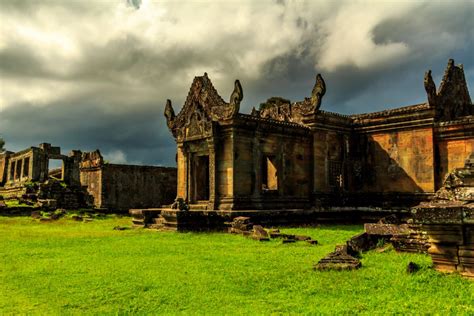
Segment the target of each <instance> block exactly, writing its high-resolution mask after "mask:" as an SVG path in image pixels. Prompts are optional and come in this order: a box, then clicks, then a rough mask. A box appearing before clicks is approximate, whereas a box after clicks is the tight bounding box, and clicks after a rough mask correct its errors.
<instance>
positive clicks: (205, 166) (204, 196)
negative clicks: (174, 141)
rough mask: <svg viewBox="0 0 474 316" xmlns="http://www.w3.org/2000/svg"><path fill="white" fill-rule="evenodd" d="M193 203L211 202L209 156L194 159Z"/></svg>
mask: <svg viewBox="0 0 474 316" xmlns="http://www.w3.org/2000/svg"><path fill="white" fill-rule="evenodd" d="M193 184H194V190H193V191H194V192H193V193H194V194H193V202H199V201H208V200H209V156H195V157H194V159H193Z"/></svg>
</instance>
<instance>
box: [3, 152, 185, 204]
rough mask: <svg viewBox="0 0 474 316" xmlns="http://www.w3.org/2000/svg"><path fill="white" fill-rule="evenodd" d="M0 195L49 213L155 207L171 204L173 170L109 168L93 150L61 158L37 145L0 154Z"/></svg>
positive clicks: (109, 165) (129, 167)
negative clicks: (53, 210) (51, 210)
mask: <svg viewBox="0 0 474 316" xmlns="http://www.w3.org/2000/svg"><path fill="white" fill-rule="evenodd" d="M53 160H56V161H57V162H60V165H61V167H59V168H51V161H53ZM0 196H2V197H3V198H6V199H9V198H10V199H11V198H14V199H20V200H21V201H23V202H25V203H28V204H32V205H36V206H38V207H43V208H50V209H56V208H64V209H75V210H77V209H80V208H95V209H100V210H104V211H106V210H109V211H115V212H117V211H119V212H120V211H128V210H129V209H130V208H136V207H155V206H161V205H162V204H167V203H170V202H172V201H173V200H174V198H175V196H176V168H168V167H155V166H135V165H119V164H111V163H107V162H105V161H104V159H103V158H102V155H101V154H100V151H98V150H97V151H94V152H84V153H83V152H81V151H80V150H73V151H71V153H70V154H69V155H63V154H61V149H60V147H54V146H51V144H47V143H43V144H40V145H39V146H38V147H30V148H28V149H25V150H22V151H20V152H17V153H13V152H5V153H3V154H0Z"/></svg>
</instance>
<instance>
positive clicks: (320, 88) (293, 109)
mask: <svg viewBox="0 0 474 316" xmlns="http://www.w3.org/2000/svg"><path fill="white" fill-rule="evenodd" d="M325 93H326V84H325V82H324V79H323V77H322V76H321V75H320V74H318V75H317V76H316V83H315V85H314V87H313V91H312V92H311V97H310V98H305V99H304V100H303V101H300V102H294V103H291V102H290V101H289V100H285V99H283V98H278V97H273V98H270V99H268V100H267V101H266V102H265V103H262V104H260V109H259V110H258V111H257V110H255V109H253V110H252V115H254V116H259V117H262V118H271V119H274V120H278V121H286V122H293V123H300V124H301V123H302V119H303V117H304V116H306V115H311V114H316V113H317V112H318V111H319V108H320V106H321V102H322V99H323V96H324V94H325Z"/></svg>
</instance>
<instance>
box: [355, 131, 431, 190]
mask: <svg viewBox="0 0 474 316" xmlns="http://www.w3.org/2000/svg"><path fill="white" fill-rule="evenodd" d="M433 154H434V151H433V130H432V128H417V129H412V130H400V131H388V132H383V133H376V134H373V135H370V136H369V155H370V156H369V160H370V161H369V162H368V163H369V165H370V167H372V169H373V183H368V184H366V185H364V188H363V190H364V191H366V192H413V193H417V192H430V193H431V192H434V191H435V188H434V169H433V165H434V161H433V159H434V155H433Z"/></svg>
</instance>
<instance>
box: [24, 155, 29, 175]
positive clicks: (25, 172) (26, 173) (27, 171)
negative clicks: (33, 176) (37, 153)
mask: <svg viewBox="0 0 474 316" xmlns="http://www.w3.org/2000/svg"><path fill="white" fill-rule="evenodd" d="M29 176H30V157H26V158H25V159H24V160H23V177H29Z"/></svg>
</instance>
